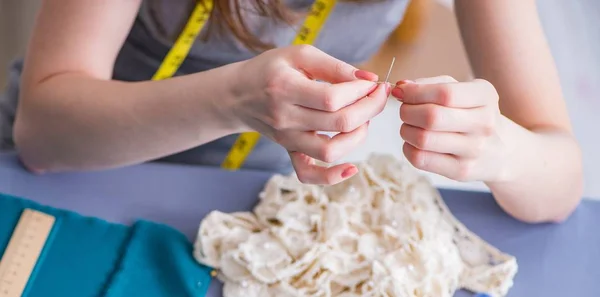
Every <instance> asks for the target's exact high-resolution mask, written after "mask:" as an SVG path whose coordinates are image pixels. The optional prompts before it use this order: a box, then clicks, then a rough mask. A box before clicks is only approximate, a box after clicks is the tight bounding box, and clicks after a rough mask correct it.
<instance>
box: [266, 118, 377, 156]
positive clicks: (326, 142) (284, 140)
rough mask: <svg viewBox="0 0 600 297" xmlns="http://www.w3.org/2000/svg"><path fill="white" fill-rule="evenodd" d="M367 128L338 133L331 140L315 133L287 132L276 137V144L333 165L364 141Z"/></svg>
mask: <svg viewBox="0 0 600 297" xmlns="http://www.w3.org/2000/svg"><path fill="white" fill-rule="evenodd" d="M368 126H369V124H368V123H365V124H364V125H362V126H360V127H358V128H357V129H356V130H354V131H352V132H349V133H339V134H337V135H335V136H333V137H331V138H330V137H328V136H327V135H318V134H317V133H316V132H287V133H282V136H281V137H277V142H278V143H279V144H281V145H282V146H283V147H285V148H286V149H287V150H289V151H295V152H302V153H304V154H306V155H308V156H309V157H312V158H315V159H317V160H321V161H323V162H326V163H333V162H336V161H338V160H339V159H340V158H342V157H343V156H344V155H346V154H347V153H348V152H350V151H352V150H353V149H355V148H356V147H358V146H359V145H361V144H362V143H363V142H364V141H365V139H366V137H367V131H368Z"/></svg>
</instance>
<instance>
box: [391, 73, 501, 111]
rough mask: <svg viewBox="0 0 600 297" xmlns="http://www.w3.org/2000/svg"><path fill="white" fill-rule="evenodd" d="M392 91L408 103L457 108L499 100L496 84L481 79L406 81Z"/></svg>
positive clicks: (477, 105)
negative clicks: (442, 81)
mask: <svg viewBox="0 0 600 297" xmlns="http://www.w3.org/2000/svg"><path fill="white" fill-rule="evenodd" d="M392 93H393V94H394V96H395V97H398V98H399V99H401V101H402V102H404V103H407V104H426V103H433V104H439V105H443V106H448V107H456V108H474V107H481V106H486V105H488V104H490V103H492V102H497V101H498V93H497V92H496V89H495V88H494V86H492V84H490V83H489V82H487V81H485V80H479V79H478V80H474V81H471V82H463V83H458V82H453V83H440V84H420V83H414V84H411V83H406V84H401V85H399V86H398V87H397V88H396V90H395V91H393V92H392ZM399 96H400V97H399Z"/></svg>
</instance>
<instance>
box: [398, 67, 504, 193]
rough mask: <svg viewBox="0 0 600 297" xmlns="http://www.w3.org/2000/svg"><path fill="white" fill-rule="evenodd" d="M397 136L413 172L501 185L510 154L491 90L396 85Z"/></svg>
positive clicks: (476, 84)
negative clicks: (417, 169)
mask: <svg viewBox="0 0 600 297" xmlns="http://www.w3.org/2000/svg"><path fill="white" fill-rule="evenodd" d="M392 95H393V96H394V97H396V98H398V99H399V100H400V101H402V102H403V104H402V106H401V107H400V118H401V120H402V121H403V124H402V127H401V128H400V136H401V137H402V139H404V140H405V143H404V147H403V151H404V155H405V156H406V158H407V159H408V161H409V162H410V163H411V164H413V166H415V167H417V168H419V169H422V170H426V171H429V172H433V173H437V174H440V175H443V176H446V177H448V178H451V179H454V180H458V181H486V182H489V181H501V180H503V179H504V178H505V174H506V172H505V170H504V167H503V165H504V164H505V161H506V160H507V155H508V154H509V151H510V150H511V148H510V147H511V145H508V144H507V143H506V141H505V138H504V137H503V135H504V133H503V130H504V128H503V127H504V126H505V125H504V122H505V120H506V118H504V117H503V116H502V115H501V114H500V110H499V107H498V94H497V92H496V89H495V88H494V86H492V84H490V83H489V82H487V81H485V80H480V79H476V80H474V81H470V82H457V81H456V80H455V79H453V78H451V77H434V78H427V79H421V80H417V81H416V82H410V81H400V82H398V83H397V84H396V87H395V88H394V89H393V90H392Z"/></svg>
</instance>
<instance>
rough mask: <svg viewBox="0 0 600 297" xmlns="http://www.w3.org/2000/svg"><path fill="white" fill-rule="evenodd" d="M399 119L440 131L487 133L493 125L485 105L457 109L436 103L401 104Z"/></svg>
mask: <svg viewBox="0 0 600 297" xmlns="http://www.w3.org/2000/svg"><path fill="white" fill-rule="evenodd" d="M400 119H401V120H402V122H404V123H406V124H409V125H411V126H416V127H420V128H423V129H427V130H432V131H440V132H463V133H483V134H488V133H489V132H490V131H492V130H493V126H494V122H493V121H494V117H493V116H490V113H488V112H486V108H485V107H479V108H474V109H458V108H450V107H444V106H441V105H436V104H419V105H411V104H402V106H400Z"/></svg>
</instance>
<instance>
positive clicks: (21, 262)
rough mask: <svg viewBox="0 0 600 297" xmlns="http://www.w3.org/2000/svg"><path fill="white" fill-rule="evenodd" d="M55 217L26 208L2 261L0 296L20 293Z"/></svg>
mask: <svg viewBox="0 0 600 297" xmlns="http://www.w3.org/2000/svg"><path fill="white" fill-rule="evenodd" d="M54 222H55V218H54V217H53V216H51V215H48V214H45V213H42V212H39V211H36V210H31V209H25V210H24V211H23V213H22V214H21V218H20V219H19V222H18V223H17V227H16V228H15V230H14V231H13V234H12V237H11V239H10V241H9V242H8V246H7V247H6V250H5V251H4V255H3V256H2V260H1V261H0V297H20V296H22V295H23V291H24V290H25V287H26V286H27V282H28V281H29V278H30V277H31V273H32V272H33V269H34V267H35V265H36V263H37V261H38V258H39V257H40V254H41V253H42V250H43V249H44V245H45V244H46V240H47V239H48V236H49V235H50V231H52V226H54Z"/></svg>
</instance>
